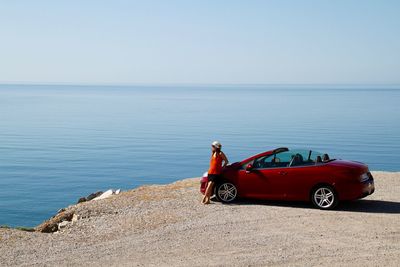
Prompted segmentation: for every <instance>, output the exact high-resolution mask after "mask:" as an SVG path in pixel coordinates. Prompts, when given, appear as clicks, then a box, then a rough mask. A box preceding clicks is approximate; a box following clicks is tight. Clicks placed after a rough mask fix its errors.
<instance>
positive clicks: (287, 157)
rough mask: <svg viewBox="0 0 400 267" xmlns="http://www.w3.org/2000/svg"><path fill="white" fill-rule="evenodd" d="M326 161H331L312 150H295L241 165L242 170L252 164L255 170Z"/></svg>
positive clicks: (326, 156)
mask: <svg viewBox="0 0 400 267" xmlns="http://www.w3.org/2000/svg"><path fill="white" fill-rule="evenodd" d="M328 161H331V160H330V159H329V156H328V155H327V154H323V153H320V152H318V151H313V150H305V149H296V150H290V151H282V152H278V153H275V154H271V155H267V156H261V157H259V158H256V159H254V160H252V161H250V162H247V163H245V164H243V166H242V168H246V166H247V165H248V164H252V165H253V167H254V168H256V169H265V168H282V167H295V166H310V165H316V164H320V163H325V162H328Z"/></svg>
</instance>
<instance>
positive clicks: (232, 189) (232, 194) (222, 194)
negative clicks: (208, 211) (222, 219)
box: [215, 182, 238, 203]
mask: <svg viewBox="0 0 400 267" xmlns="http://www.w3.org/2000/svg"><path fill="white" fill-rule="evenodd" d="M237 196H238V191H237V188H236V186H235V185H234V184H233V183H230V182H221V183H218V184H217V186H216V188H215V197H216V198H217V199H218V200H219V201H221V202H222V203H232V202H234V201H235V200H236V199H237Z"/></svg>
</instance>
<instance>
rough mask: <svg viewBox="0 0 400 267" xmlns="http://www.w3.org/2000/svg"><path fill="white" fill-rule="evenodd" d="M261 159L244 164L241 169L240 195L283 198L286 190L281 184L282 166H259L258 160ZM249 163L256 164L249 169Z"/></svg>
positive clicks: (239, 180)
mask: <svg viewBox="0 0 400 267" xmlns="http://www.w3.org/2000/svg"><path fill="white" fill-rule="evenodd" d="M268 157H270V156H268ZM259 160H260V159H255V160H254V161H252V162H248V163H246V164H244V166H243V167H242V169H241V170H240V171H239V177H238V178H239V179H238V186H239V190H240V195H241V196H242V197H249V198H261V199H281V198H282V195H283V192H284V190H283V189H282V188H281V186H279V184H280V178H281V176H282V174H281V171H280V168H274V167H272V166H257V161H259ZM247 164H252V165H253V164H255V165H254V168H253V169H251V171H247V170H246V165H247Z"/></svg>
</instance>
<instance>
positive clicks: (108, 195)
mask: <svg viewBox="0 0 400 267" xmlns="http://www.w3.org/2000/svg"><path fill="white" fill-rule="evenodd" d="M112 194H113V191H112V189H110V190H107V191H106V192H104V193H103V194H101V195H100V196H98V197H95V198H93V200H99V199H105V198H108V197H110V196H112Z"/></svg>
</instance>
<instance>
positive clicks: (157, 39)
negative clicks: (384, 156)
mask: <svg viewBox="0 0 400 267" xmlns="http://www.w3.org/2000/svg"><path fill="white" fill-rule="evenodd" d="M0 82H17V83H18V82H22V83H25V82H35V83H41V82H50V83H94V84H103V83H106V84H113V83H118V84H124V83H127V84H137V83H153V84H154V83H194V84H196V83H202V84H210V83H217V84H219V83H222V84H226V83H228V84H235V83H245V84H246V83H364V84H365V83H366V84H368V83H372V84H374V83H375V84H376V83H385V84H400V1H395V0H393V1H389V0H374V1H368V0H367V1H366V0H359V1H354V0H337V1H328V0H315V1H307V0H303V1H298V0H293V1H285V0H276V1H268V0H265V1H255V0H249V1H245V0H242V1H235V0H229V1H222V0H209V1H205V0H198V1H189V0H186V1H174V0H168V1H166V0H163V1H145V0H143V1H118V0H113V1H101V0H96V1H87V0H85V1H71V0H69V1H66V0H65V1H50V0H49V1H40V0H35V1H22V0H21V1H11V0H8V1H7V0H6V1H2V2H1V4H0Z"/></svg>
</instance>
